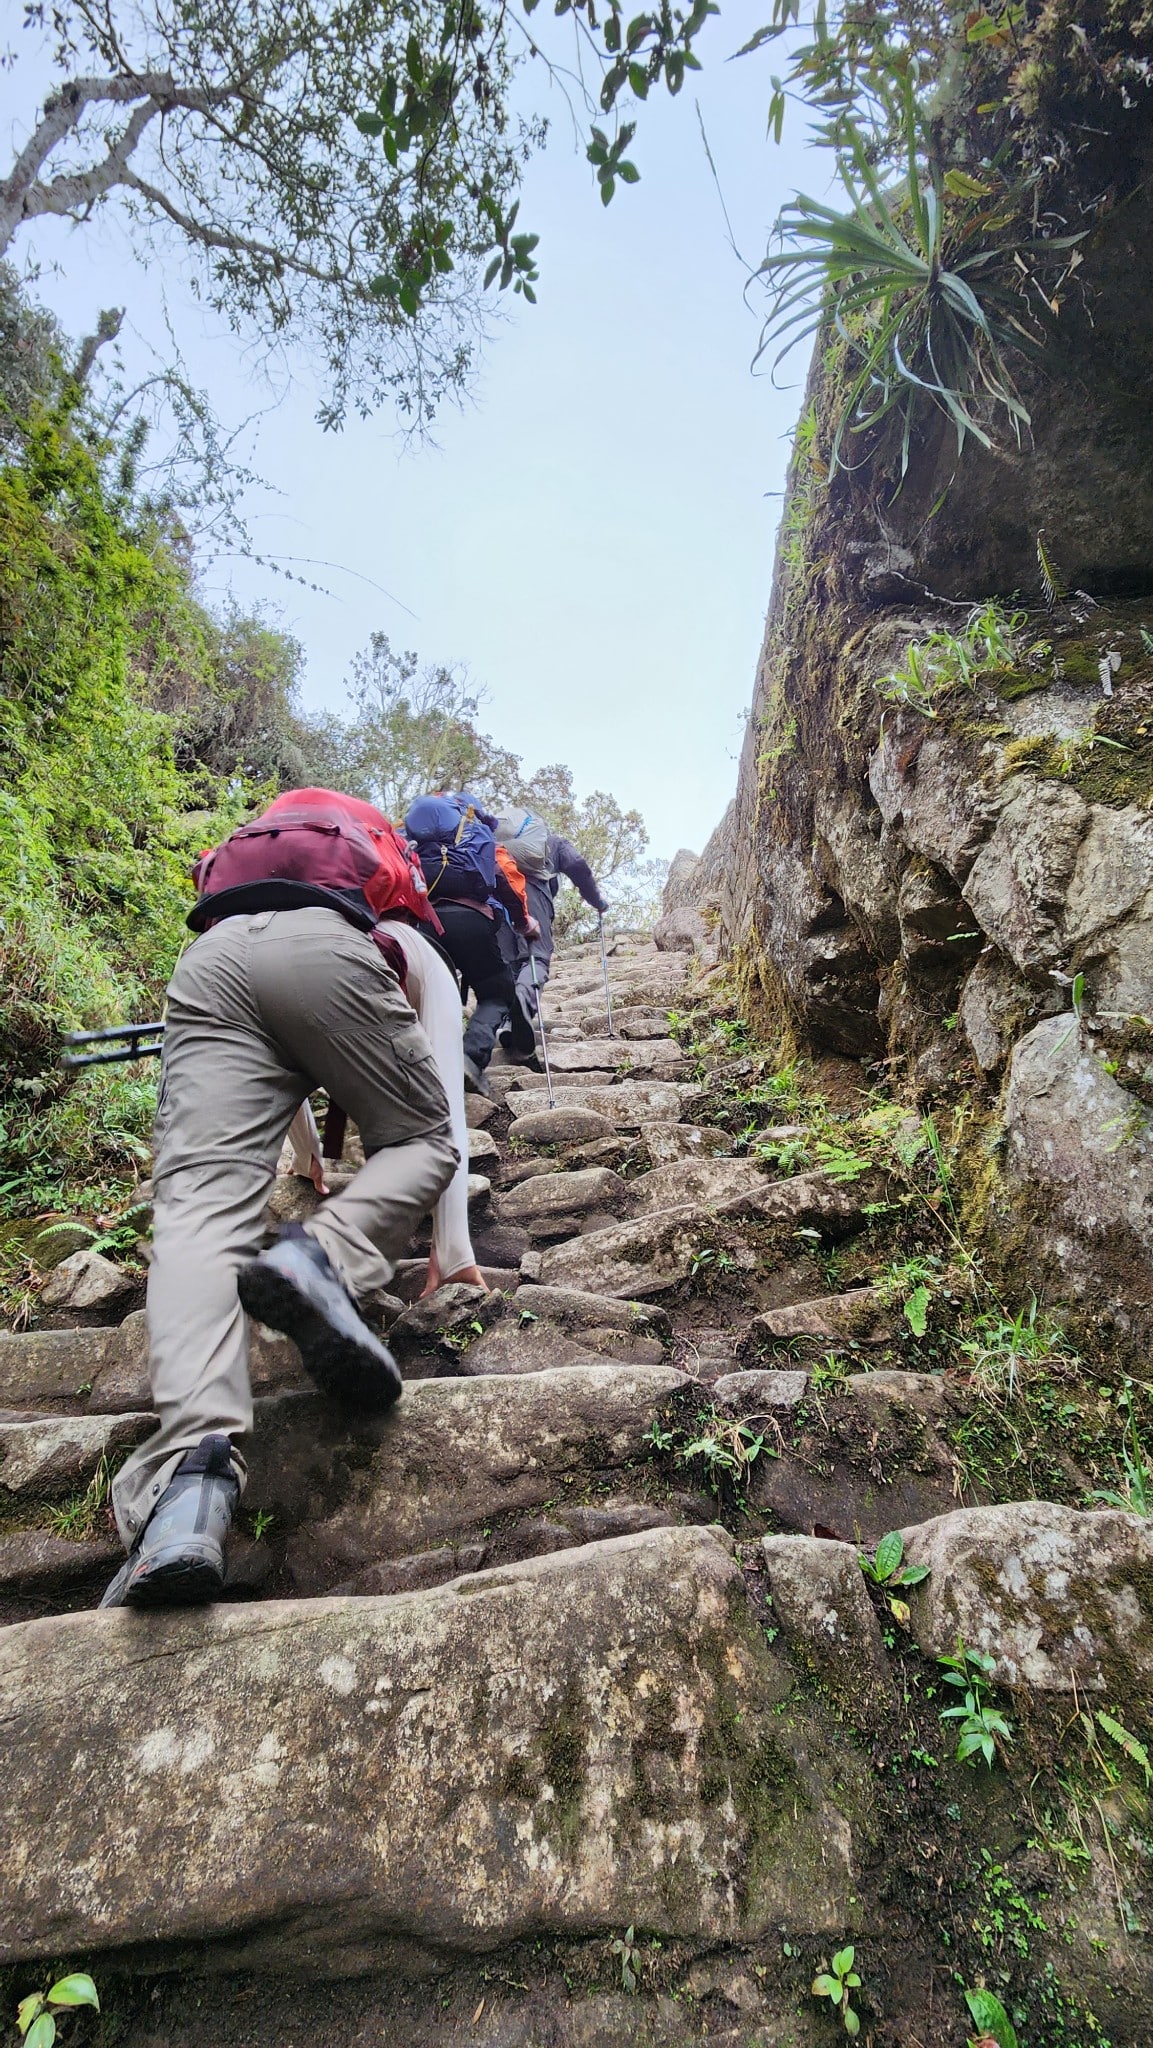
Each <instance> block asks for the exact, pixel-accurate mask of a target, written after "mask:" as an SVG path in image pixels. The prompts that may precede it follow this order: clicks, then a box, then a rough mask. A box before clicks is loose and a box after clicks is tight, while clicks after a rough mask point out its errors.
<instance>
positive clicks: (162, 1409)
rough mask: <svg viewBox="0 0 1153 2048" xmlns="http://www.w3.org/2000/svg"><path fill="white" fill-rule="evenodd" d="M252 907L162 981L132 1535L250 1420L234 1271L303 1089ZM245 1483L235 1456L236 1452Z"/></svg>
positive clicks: (128, 1472)
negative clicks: (181, 1479)
mask: <svg viewBox="0 0 1153 2048" xmlns="http://www.w3.org/2000/svg"><path fill="white" fill-rule="evenodd" d="M256 922H258V920H256V919H252V918H230V919H228V920H227V922H225V923H224V924H221V925H217V926H216V927H215V928H214V929H213V930H212V931H210V932H206V933H205V935H204V937H203V938H200V939H197V940H196V942H195V944H194V945H192V946H190V947H189V949H188V951H187V952H186V953H185V954H184V956H183V958H182V959H181V961H180V963H179V965H178V967H177V969H176V973H175V974H174V976H173V978H172V983H171V986H170V988H169V991H168V1015H167V1028H166V1031H165V1044H164V1059H163V1065H162V1068H161V1088H160V1104H159V1108H158V1111H157V1119H156V1159H155V1166H154V1170H153V1180H154V1187H155V1193H154V1197H153V1225H152V1262H151V1264H150V1266H149V1269H148V1350H149V1371H150V1375H151V1379H152V1400H153V1406H154V1408H155V1410H156V1413H157V1414H158V1415H159V1417H160V1427H159V1429H158V1430H157V1431H156V1432H155V1433H154V1434H153V1435H152V1436H151V1437H149V1438H148V1439H147V1441H146V1442H145V1443H143V1444H141V1445H140V1447H139V1449H138V1450H136V1451H135V1452H134V1453H133V1455H132V1457H131V1458H130V1459H129V1460H128V1462H127V1464H125V1465H124V1466H123V1467H122V1468H121V1470H120V1472H119V1473H118V1474H117V1477H116V1480H115V1483H114V1486H113V1505H114V1508H115V1512H116V1520H117V1526H118V1527H119V1530H120V1534H121V1536H122V1538H123V1539H124V1541H125V1543H126V1544H129V1545H130V1544H131V1543H132V1541H133V1539H134V1538H135V1537H136V1535H137V1534H138V1533H139V1530H140V1529H141V1527H142V1526H143V1524H144V1523H145V1522H146V1521H147V1519H148V1516H149V1515H150V1514H151V1512H152V1510H153V1508H154V1507H155V1505H156V1503H157V1500H158V1499H159V1497H160V1495H161V1494H162V1493H163V1491H164V1489H165V1487H166V1486H167V1484H168V1482H169V1480H170V1479H171V1478H172V1476H173V1473H174V1472H175V1470H176V1467H177V1465H178V1464H179V1463H180V1460H181V1458H182V1457H183V1456H184V1454H185V1453H186V1452H188V1451H194V1450H195V1449H196V1447H197V1446H198V1445H199V1443H200V1442H201V1439H202V1438H203V1437H205V1436H208V1435H211V1434H214V1433H215V1434H219V1435H224V1436H228V1437H230V1438H231V1439H232V1440H233V1444H234V1445H235V1441H236V1439H237V1438H238V1437H242V1436H244V1435H245V1434H246V1433H247V1432H248V1431H249V1430H250V1429H251V1427H252V1395H251V1390H250V1387H249V1380H248V1347H247V1338H246V1331H245V1320H244V1315H243V1312H242V1310H241V1307H240V1303H239V1300H238V1299H237V1293H236V1269H237V1267H238V1265H239V1264H240V1263H241V1261H242V1260H244V1259H248V1258H251V1257H252V1256H253V1255H254V1254H255V1253H256V1252H258V1251H259V1249H260V1243H261V1238H262V1235H263V1221H264V1209H265V1204H266V1202H267V1199H268V1190H269V1185H270V1183H271V1180H272V1177H273V1174H274V1172H275V1168H276V1159H277V1154H278V1152H279V1150H280V1145H281V1141H282V1139H283V1136H284V1132H285V1129H286V1128H287V1125H288V1123H289V1121H290V1120H291V1118H292V1115H293V1113H294V1111H295V1110H296V1108H297V1105H298V1104H299V1103H300V1102H301V1100H302V1099H303V1097H304V1096H305V1094H306V1093H307V1090H308V1082H307V1080H306V1079H305V1077H304V1076H303V1075H302V1074H300V1073H298V1072H296V1071H295V1070H294V1069H293V1068H292V1067H291V1066H290V1065H289V1064H288V1063H287V1062H286V1061H285V1059H284V1057H283V1055H282V1054H281V1052H280V1051H279V1050H278V1048H277V1047H276V1046H275V1045H274V1044H273V1043H272V1041H271V1040H270V1039H269V1037H268V1036H267V1034H266V1032H265V1031H264V1028H263V1026H262V1024H261V1022H260V1020H259V1018H258V1017H257V1014H256V1010H255V1007H254V1004H253V1001H252V995H251V990H250V988H249V985H248V973H247V962H246V954H247V946H248V935H249V927H250V926H251V925H253V924H254V923H256ZM233 1464H234V1468H235V1470H236V1472H237V1476H238V1477H239V1478H240V1479H241V1480H242V1481H243V1477H244V1464H243V1459H242V1458H241V1457H240V1456H239V1455H238V1454H237V1453H236V1452H235V1450H234V1456H233Z"/></svg>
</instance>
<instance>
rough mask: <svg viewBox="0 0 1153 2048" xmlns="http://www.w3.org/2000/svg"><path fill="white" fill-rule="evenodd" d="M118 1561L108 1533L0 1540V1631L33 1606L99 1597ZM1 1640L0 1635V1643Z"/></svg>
mask: <svg viewBox="0 0 1153 2048" xmlns="http://www.w3.org/2000/svg"><path fill="white" fill-rule="evenodd" d="M123 1557H124V1551H123V1549H122V1547H121V1545H120V1543H119V1541H118V1539H117V1538H116V1536H114V1535H113V1534H112V1532H111V1530H108V1531H107V1532H104V1533H102V1534H100V1535H99V1536H87V1537H78V1538H72V1537H70V1536H53V1535H52V1534H51V1533H50V1532H49V1531H48V1530H47V1529H18V1530H16V1531H15V1532H14V1534H12V1535H11V1536H0V1625H4V1624H8V1623H10V1622H13V1621H18V1620H22V1619H23V1617H24V1615H25V1614H26V1613H27V1610H28V1605H29V1604H31V1603H33V1602H35V1603H36V1604H37V1605H42V1604H43V1603H44V1602H55V1601H57V1600H65V1601H68V1600H70V1599H72V1598H74V1597H75V1596H76V1595H77V1594H78V1593H80V1592H82V1591H89V1592H93V1593H94V1592H95V1591H96V1590H97V1588H99V1589H100V1590H101V1591H103V1586H102V1584H101V1581H102V1580H104V1579H110V1578H111V1576H112V1574H113V1572H114V1571H115V1569H116V1567H117V1565H118V1564H120V1563H121V1562H122V1560H123ZM3 1639H4V1638H3V1635H2V1634H0V1642H2V1641H3ZM0 1725H3V1724H2V1721H0ZM7 1733H8V1731H7V1730H5V1734H7ZM5 1747H6V1748H7V1744H6V1745H5ZM5 1772H7V1761H6V1762H5Z"/></svg>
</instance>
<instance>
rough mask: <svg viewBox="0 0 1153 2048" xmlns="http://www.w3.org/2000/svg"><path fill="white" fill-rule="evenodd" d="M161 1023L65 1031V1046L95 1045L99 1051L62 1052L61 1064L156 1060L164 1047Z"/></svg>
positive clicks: (105, 1064) (120, 1063)
mask: <svg viewBox="0 0 1153 2048" xmlns="http://www.w3.org/2000/svg"><path fill="white" fill-rule="evenodd" d="M163 1037H164V1025H163V1024H162V1023H157V1024H114V1025H113V1026H112V1027H111V1029H110V1030H108V1031H66V1032H65V1033H64V1043H65V1045H99V1046H102V1047H107V1050H105V1051H101V1052H85V1053H76V1052H66V1053H63V1054H62V1055H61V1058H60V1064H61V1066H62V1067H114V1066H120V1065H122V1064H124V1062H126V1061H129V1060H148V1059H158V1058H159V1057H160V1054H161V1052H162V1051H163V1050H164V1048H163V1045H162V1042H161V1041H162V1040H163Z"/></svg>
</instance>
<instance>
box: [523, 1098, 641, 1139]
mask: <svg viewBox="0 0 1153 2048" xmlns="http://www.w3.org/2000/svg"><path fill="white" fill-rule="evenodd" d="M546 1100H547V1098H546ZM615 1129H616V1126H615V1124H614V1123H613V1122H612V1119H611V1118H610V1117H607V1116H600V1115H599V1114H598V1112H597V1111H596V1110H595V1109H542V1110H536V1111H534V1112H530V1113H529V1114H527V1115H526V1114H525V1113H524V1112H523V1111H520V1110H518V1113H517V1115H516V1116H515V1118H514V1120H513V1122H512V1123H511V1124H510V1125H509V1127H508V1136H509V1143H510V1144H512V1145H579V1144H581V1143H582V1142H583V1141H584V1140H590V1139H593V1138H611V1136H612V1134H613V1131H614V1130H615Z"/></svg>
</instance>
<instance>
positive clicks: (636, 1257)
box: [521, 1162, 868, 1300]
mask: <svg viewBox="0 0 1153 2048" xmlns="http://www.w3.org/2000/svg"><path fill="white" fill-rule="evenodd" d="M717 1163H718V1164H719V1163H720V1162H717ZM664 1170H666V1169H662V1171H664ZM634 1185H635V1183H634ZM867 1192H868V1190H867V1187H866V1184H865V1183H864V1182H861V1183H859V1184H858V1185H857V1186H856V1187H853V1188H843V1187H838V1186H836V1184H835V1183H834V1182H833V1181H831V1180H829V1179H828V1178H827V1176H826V1175H825V1174H822V1173H812V1174H797V1175H796V1177H795V1178H794V1179H792V1180H783V1181H772V1180H768V1179H766V1177H765V1176H764V1175H763V1174H759V1175H758V1176H757V1180H756V1182H751V1183H750V1184H749V1185H748V1186H747V1187H746V1188H745V1189H744V1190H743V1191H739V1192H737V1193H735V1194H728V1195H726V1196H725V1197H724V1198H723V1199H720V1200H717V1201H714V1202H713V1204H712V1205H711V1207H709V1208H707V1209H706V1208H704V1207H703V1206H702V1204H701V1203H699V1202H682V1203H678V1204H676V1205H675V1206H670V1207H669V1208H666V1209H654V1210H650V1211H649V1212H648V1213H646V1214H645V1215H642V1216H637V1217H634V1218H633V1219H631V1220H630V1221H629V1222H627V1223H617V1224H614V1225H613V1226H612V1228H611V1229H609V1230H598V1231H596V1232H594V1233H593V1234H592V1235H591V1236H588V1237H582V1238H579V1239H577V1240H575V1241H573V1242H571V1243H568V1244H561V1245H553V1246H550V1248H549V1249H548V1250H547V1251H545V1252H543V1253H541V1254H540V1255H539V1257H540V1265H539V1267H536V1266H534V1267H533V1269H532V1270H531V1272H530V1271H528V1270H526V1268H525V1265H524V1263H523V1261H522V1264H521V1272H522V1275H523V1276H524V1278H525V1279H531V1280H535V1281H540V1282H541V1283H543V1285H545V1286H546V1287H576V1288H580V1289H583V1290H585V1291H586V1292H589V1293H592V1294H616V1295H624V1296H626V1297H633V1296H635V1297H636V1298H637V1299H638V1300H643V1299H644V1298H645V1297H646V1296H647V1295H650V1294H662V1293H664V1292H665V1290H666V1289H667V1288H670V1287H675V1286H676V1285H677V1283H678V1282H679V1281H681V1280H686V1279H688V1277H689V1275H690V1274H691V1273H692V1271H693V1259H694V1256H695V1254H696V1253H697V1252H699V1251H701V1250H703V1249H706V1248H708V1247H710V1246H715V1243H716V1237H717V1226H718V1223H719V1222H723V1221H724V1220H725V1219H727V1218H730V1219H733V1220H739V1219H740V1218H742V1217H748V1218H755V1219H757V1220H760V1221H764V1222H766V1223H769V1224H772V1225H776V1226H777V1227H779V1228H780V1229H781V1230H782V1231H785V1232H787V1233H788V1234H789V1235H790V1236H791V1235H792V1234H793V1233H794V1232H795V1231H797V1230H802V1229H812V1228H819V1229H822V1230H825V1231H827V1232H828V1233H829V1234H830V1235H843V1234H844V1233H845V1232H846V1231H848V1230H851V1229H852V1228H853V1227H854V1225H855V1224H856V1223H857V1222H858V1221H859V1220H860V1214H861V1205H862V1203H863V1202H864V1201H865V1199H866V1198H867ZM734 1256H735V1258H736V1261H737V1263H738V1265H740V1264H742V1263H743V1264H744V1265H746V1266H747V1267H751V1266H752V1265H753V1264H754V1263H755V1261H754V1260H753V1257H752V1255H751V1254H750V1253H746V1252H739V1251H738V1252H737V1253H735V1254H734Z"/></svg>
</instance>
